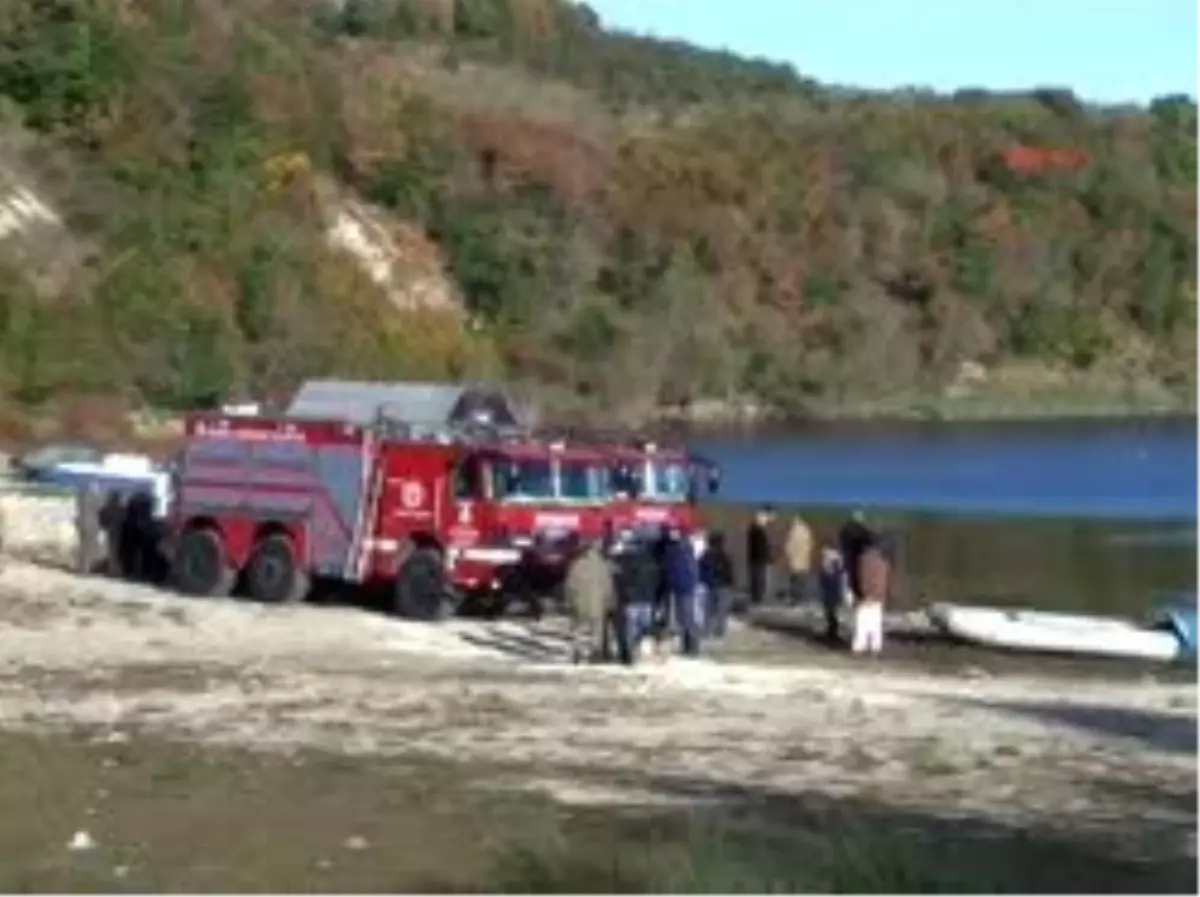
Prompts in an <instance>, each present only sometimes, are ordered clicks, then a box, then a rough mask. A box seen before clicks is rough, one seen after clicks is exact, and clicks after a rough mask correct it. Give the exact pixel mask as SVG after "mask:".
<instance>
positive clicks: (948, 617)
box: [929, 604, 1186, 662]
mask: <svg viewBox="0 0 1200 897" xmlns="http://www.w3.org/2000/svg"><path fill="white" fill-rule="evenodd" d="M929 618H930V621H931V622H932V623H933V625H934V626H936V627H937V628H938V629H940V630H941V631H942V632H944V633H945V634H947V635H949V636H952V637H954V638H957V639H960V640H962V641H967V642H973V643H975V644H979V645H986V646H988V647H994V648H1004V649H1007V650H1012V651H1034V652H1042V653H1053V654H1078V655H1083V656H1090V657H1114V658H1127V659H1131V660H1151V661H1164V662H1165V661H1173V660H1179V659H1182V658H1183V657H1184V656H1185V653H1186V652H1184V651H1183V650H1182V647H1181V644H1180V638H1179V636H1178V634H1177V633H1176V632H1175V631H1174V629H1172V628H1170V627H1166V626H1163V627H1162V628H1150V627H1146V626H1139V625H1138V624H1136V623H1134V622H1133V621H1131V620H1121V619H1118V618H1112V617H1097V616H1088V615H1084V614H1058V613H1044V612H1041V611H1029V610H1008V609H1006V608H997V607H969V606H965V605H956V604H938V605H934V606H933V607H931V608H930V609H929Z"/></svg>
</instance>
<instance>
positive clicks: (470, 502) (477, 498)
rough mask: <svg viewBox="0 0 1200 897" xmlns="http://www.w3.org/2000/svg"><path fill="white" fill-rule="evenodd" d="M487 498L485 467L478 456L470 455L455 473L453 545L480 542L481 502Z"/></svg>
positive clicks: (451, 532) (451, 533)
mask: <svg viewBox="0 0 1200 897" xmlns="http://www.w3.org/2000/svg"><path fill="white" fill-rule="evenodd" d="M485 497H486V496H485V494H484V484H483V465H482V463H481V461H480V459H479V458H478V457H477V456H474V455H470V456H468V457H466V458H464V459H463V460H462V462H461V463H460V464H459V465H458V467H457V468H456V469H455V471H454V491H453V501H454V517H453V519H452V520H451V521H450V541H451V542H452V543H453V544H455V545H473V544H475V543H477V542H479V541H480V532H481V530H480V523H481V521H480V520H479V511H480V502H481V501H482V500H483V499H484V498H485Z"/></svg>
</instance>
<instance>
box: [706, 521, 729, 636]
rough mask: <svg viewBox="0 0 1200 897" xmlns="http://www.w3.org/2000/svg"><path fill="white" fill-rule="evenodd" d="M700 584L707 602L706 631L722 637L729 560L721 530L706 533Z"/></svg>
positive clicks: (727, 621)
mask: <svg viewBox="0 0 1200 897" xmlns="http://www.w3.org/2000/svg"><path fill="white" fill-rule="evenodd" d="M700 583H701V584H702V585H703V586H704V593H705V599H706V604H707V607H706V608H705V610H706V611H707V613H706V614H705V616H706V618H707V623H708V625H707V627H706V631H707V633H708V635H710V636H712V637H713V638H724V637H725V630H726V628H727V625H728V623H729V612H730V610H731V609H732V608H733V559H732V558H730V556H729V552H728V550H727V549H726V548H725V534H724V533H717V532H714V533H710V534H709V537H708V545H707V547H706V548H705V549H704V554H702V555H701V556H700Z"/></svg>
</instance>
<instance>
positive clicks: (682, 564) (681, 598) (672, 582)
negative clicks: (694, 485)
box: [663, 533, 704, 657]
mask: <svg viewBox="0 0 1200 897" xmlns="http://www.w3.org/2000/svg"><path fill="white" fill-rule="evenodd" d="M663 570H664V572H665V574H666V578H667V591H668V592H669V593H670V596H671V607H672V610H673V616H674V619H675V623H676V625H677V626H678V629H679V634H680V636H681V639H682V642H683V645H682V647H683V653H684V654H685V655H687V656H689V657H695V656H696V655H697V654H699V653H700V640H701V635H702V631H701V627H703V625H704V610H703V608H701V607H700V595H701V590H700V576H699V565H698V564H697V562H696V554H695V552H694V551H693V550H692V545H691V542H690V541H688V540H686V539H683V538H682V537H681V536H680V535H679V534H678V533H672V534H671V536H670V537H669V540H668V542H667V545H666V549H665V551H664V554H663Z"/></svg>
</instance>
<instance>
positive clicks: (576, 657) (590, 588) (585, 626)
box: [563, 541, 616, 664]
mask: <svg viewBox="0 0 1200 897" xmlns="http://www.w3.org/2000/svg"><path fill="white" fill-rule="evenodd" d="M571 548H572V555H573V556H572V558H571V562H570V564H569V566H568V567H567V575H566V580H565V581H564V582H563V595H564V597H565V598H566V604H567V611H568V613H569V614H570V617H571V662H572V663H576V664H578V663H594V662H597V661H602V660H605V659H606V656H607V654H608V650H607V648H608V632H607V630H608V621H609V620H610V619H611V616H612V611H613V609H614V608H615V606H616V588H615V585H614V583H613V571H612V568H611V567H610V566H609V563H608V559H607V558H605V557H604V553H603V552H602V550H601V547H600V543H599V542H586V543H585V542H578V541H576V542H575V543H574V544H573V545H572V546H571Z"/></svg>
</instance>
